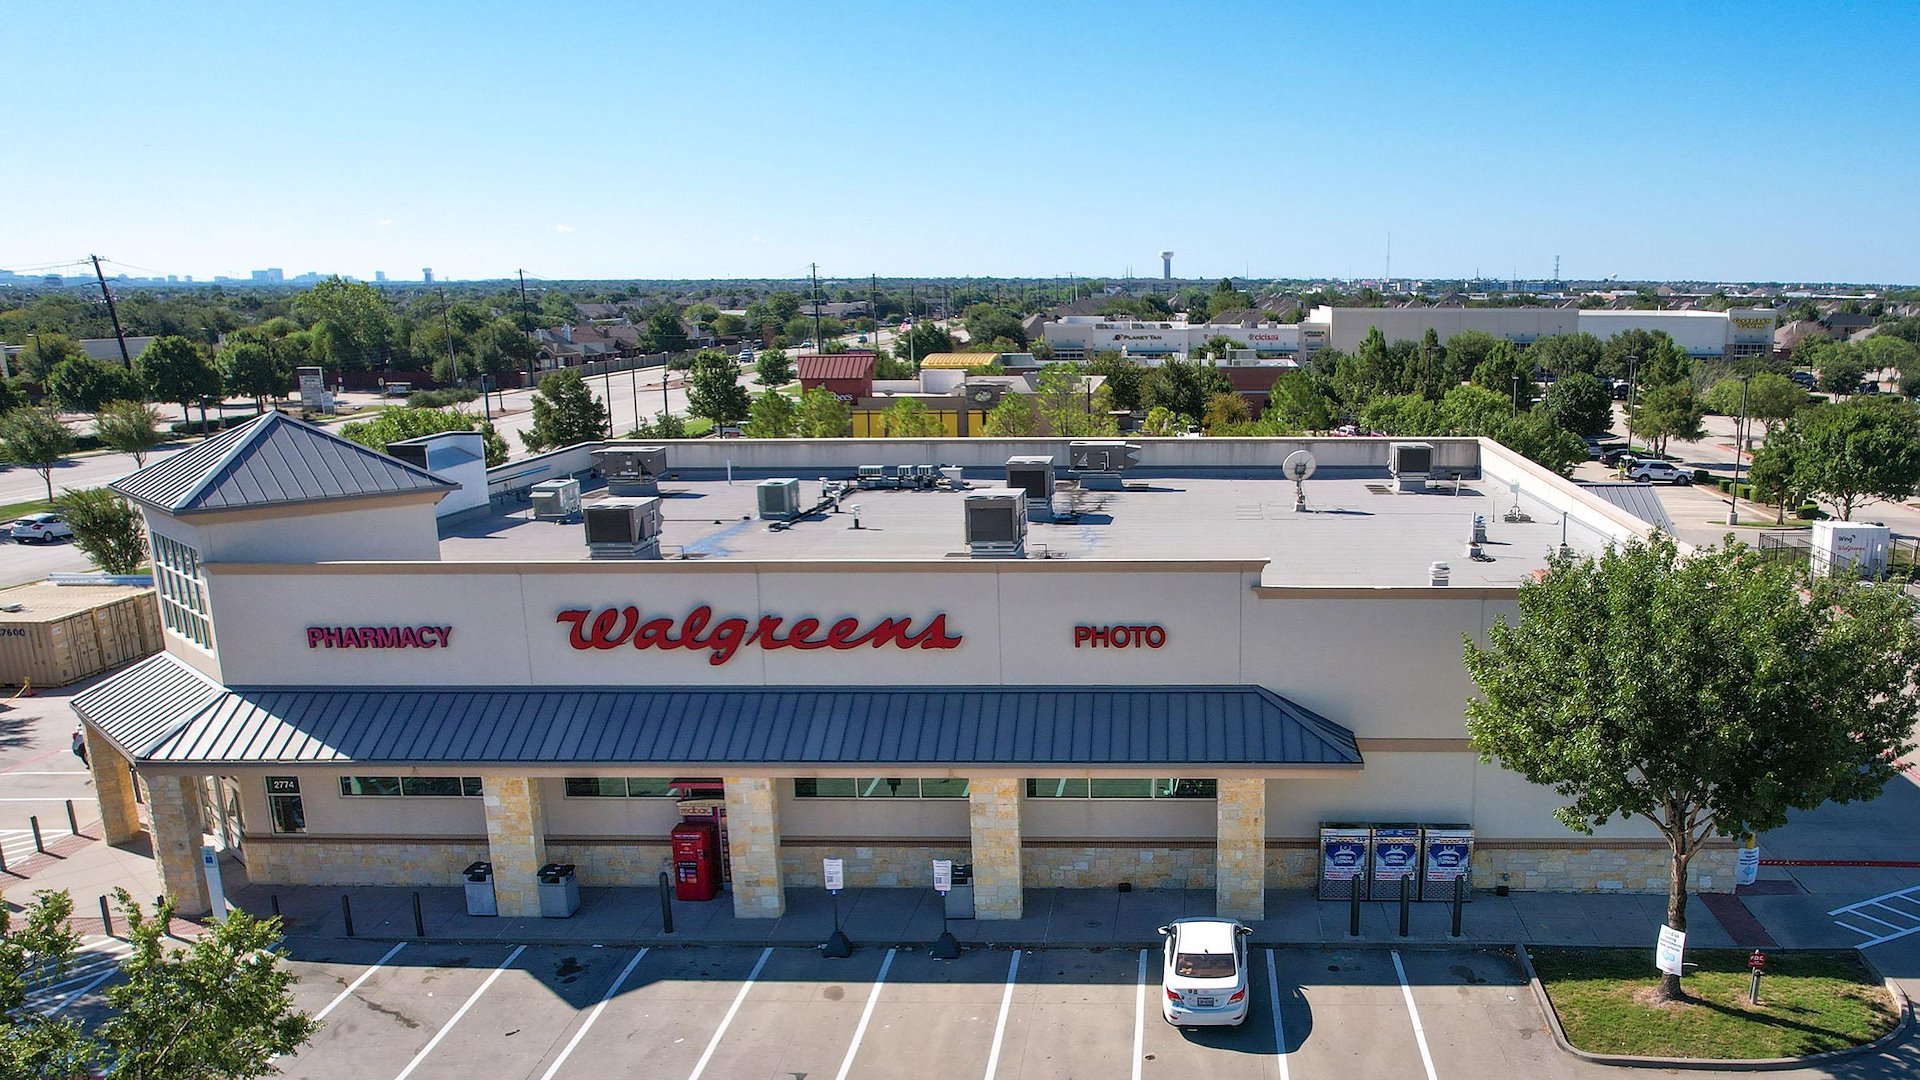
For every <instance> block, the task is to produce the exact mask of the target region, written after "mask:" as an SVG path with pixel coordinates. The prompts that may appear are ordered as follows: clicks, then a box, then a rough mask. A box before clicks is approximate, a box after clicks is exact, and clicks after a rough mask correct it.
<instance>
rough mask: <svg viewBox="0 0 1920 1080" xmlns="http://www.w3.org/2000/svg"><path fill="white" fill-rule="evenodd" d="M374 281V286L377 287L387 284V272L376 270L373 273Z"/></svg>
mask: <svg viewBox="0 0 1920 1080" xmlns="http://www.w3.org/2000/svg"><path fill="white" fill-rule="evenodd" d="M373 281H374V284H376V285H384V284H386V281H387V272H386V271H385V270H375V271H374V272H373Z"/></svg>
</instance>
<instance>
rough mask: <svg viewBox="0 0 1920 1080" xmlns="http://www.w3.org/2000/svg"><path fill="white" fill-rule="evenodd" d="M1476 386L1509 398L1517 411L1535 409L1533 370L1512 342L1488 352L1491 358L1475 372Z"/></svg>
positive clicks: (1481, 363)
mask: <svg viewBox="0 0 1920 1080" xmlns="http://www.w3.org/2000/svg"><path fill="white" fill-rule="evenodd" d="M1473 385H1475V386H1478V387H1483V388H1485V389H1487V390H1491V391H1493V392H1494V393H1496V394H1505V395H1507V400H1508V401H1510V402H1512V403H1513V407H1514V408H1515V409H1516V410H1519V409H1526V408H1529V407H1531V403H1530V402H1529V401H1528V400H1527V399H1528V398H1529V397H1530V396H1532V394H1533V369H1532V368H1531V367H1529V366H1528V364H1527V363H1526V361H1524V360H1522V359H1520V353H1519V352H1518V351H1517V350H1516V349H1514V347H1513V343H1512V342H1510V341H1499V342H1496V343H1495V344H1494V347H1493V348H1491V349H1489V350H1488V351H1487V358H1486V359H1485V360H1482V361H1480V364H1479V366H1478V367H1475V368H1474V369H1473Z"/></svg>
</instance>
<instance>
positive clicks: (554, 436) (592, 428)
mask: <svg viewBox="0 0 1920 1080" xmlns="http://www.w3.org/2000/svg"><path fill="white" fill-rule="evenodd" d="M744 393H745V392H744V391H742V395H743V396H744ZM740 412H741V413H742V414H744V413H745V412H746V409H745V408H742V409H741V410H740ZM607 419H608V413H607V407H606V406H605V405H604V404H602V403H601V401H600V399H599V398H596V397H594V396H593V391H592V390H591V389H589V388H588V386H587V384H586V380H584V379H582V378H581V377H580V373H579V372H578V371H575V370H573V369H572V368H562V369H560V370H559V371H556V372H554V373H552V374H551V375H548V376H547V377H546V378H544V379H541V380H540V389H538V390H536V391H534V393H533V427H532V428H531V429H530V430H527V431H523V432H521V433H520V441H521V442H522V443H524V444H526V447H527V449H529V450H547V449H554V448H558V447H562V446H574V445H576V444H578V443H583V442H593V441H595V440H598V439H604V438H606V436H607Z"/></svg>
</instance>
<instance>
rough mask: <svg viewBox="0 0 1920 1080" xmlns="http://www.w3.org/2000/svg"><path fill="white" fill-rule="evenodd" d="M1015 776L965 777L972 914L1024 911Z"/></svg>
mask: <svg viewBox="0 0 1920 1080" xmlns="http://www.w3.org/2000/svg"><path fill="white" fill-rule="evenodd" d="M1022 786H1023V782H1022V781H1021V780H1020V778H1019V777H1017V776H1016V777H1012V778H1000V777H996V778H993V779H981V778H979V777H975V778H973V779H970V780H969V781H967V811H968V818H969V820H970V821H971V824H972V830H973V913H974V918H977V919H1018V918H1020V917H1021V915H1022V914H1024V913H1025V911H1026V904H1025V892H1024V891H1023V890H1024V882H1023V881H1022V879H1021V875H1020V791H1021V788H1022Z"/></svg>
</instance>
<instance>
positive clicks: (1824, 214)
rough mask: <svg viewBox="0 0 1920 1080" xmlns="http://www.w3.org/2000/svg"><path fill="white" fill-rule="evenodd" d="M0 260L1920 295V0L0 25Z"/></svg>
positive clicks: (794, 9)
mask: <svg viewBox="0 0 1920 1080" xmlns="http://www.w3.org/2000/svg"><path fill="white" fill-rule="evenodd" d="M0 28H4V31H5V34H4V36H5V38H6V39H7V40H8V41H9V42H10V43H11V45H12V47H11V48H9V49H8V50H7V56H6V60H5V61H4V62H0V71H4V74H5V78H6V83H7V86H8V102H9V103H8V105H7V107H6V109H5V112H6V114H7V116H6V120H5V123H6V130H7V134H8V136H9V138H8V139H7V142H8V144H9V151H10V152H9V154H8V157H9V158H10V161H9V162H8V163H7V166H6V176H7V183H6V185H5V188H6V197H5V203H4V205H5V207H6V209H5V211H4V212H0V267H7V268H22V267H27V266H31V265H37V264H40V263H47V262H55V261H60V260H65V259H69V258H73V257H77V256H80V255H83V254H85V253H88V252H97V253H99V254H101V255H104V256H108V257H111V258H113V259H115V260H117V261H118V262H120V263H122V264H125V265H131V266H137V267H147V268H152V269H156V270H161V271H168V272H174V273H190V274H194V275H196V276H199V277H202V278H205V277H210V276H212V275H214V274H230V275H238V276H244V275H245V273H246V272H247V271H248V270H251V269H256V268H262V267H268V266H278V267H283V268H284V269H285V270H286V272H287V273H288V274H289V275H291V274H296V273H300V272H302V271H306V270H318V271H321V272H323V273H325V272H340V273H346V274H352V275H356V276H359V277H363V278H371V277H372V276H373V272H374V271H375V270H385V271H386V272H387V273H388V274H389V275H390V276H392V277H394V278H396V279H399V278H416V279H417V278H418V276H419V271H420V267H422V266H432V267H434V269H435V272H436V273H437V274H438V275H440V276H443V277H457V278H477V277H497V276H503V275H506V274H508V273H511V271H512V270H513V269H514V268H516V267H525V268H526V269H527V271H528V273H530V274H533V275H535V276H538V277H542V278H549V279H554V278H569V277H606V278H617V277H706V276H742V277H744V276H799V275H804V274H805V272H806V267H807V264H808V263H809V262H818V263H819V264H820V267H821V272H822V274H823V275H826V276H831V277H852V276H865V275H866V274H868V273H879V274H882V275H976V276H1001V275H1054V274H1058V275H1065V274H1067V273H1069V272H1072V273H1077V274H1081V275H1099V276H1113V275H1118V274H1121V273H1122V272H1124V271H1125V270H1126V268H1128V267H1129V266H1131V267H1132V269H1133V272H1134V273H1135V274H1136V275H1139V276H1157V275H1158V273H1159V258H1158V254H1157V253H1158V252H1159V251H1160V250H1161V249H1163V248H1171V249H1173V250H1174V251H1176V252H1177V253H1178V254H1177V256H1176V258H1175V262H1174V269H1175V271H1176V273H1177V274H1179V275H1181V276H1189V277H1217V276H1221V275H1226V274H1241V273H1250V274H1252V275H1254V276H1256V277H1272V276H1314V275H1336V276H1356V277H1359V276H1376V275H1379V274H1381V273H1383V272H1384V271H1385V270H1386V269H1387V267H1386V261H1387V238H1388V234H1389V233H1391V234H1392V249H1393V256H1392V258H1393V263H1392V270H1393V273H1394V275H1395V276H1396V277H1418V276H1458V275H1463V274H1471V273H1473V272H1475V271H1476V270H1478V271H1479V272H1481V273H1483V274H1486V275H1488V276H1501V277H1504V276H1508V275H1510V274H1513V273H1516V272H1517V273H1518V274H1519V275H1520V276H1522V277H1544V276H1549V275H1551V274H1552V272H1553V258H1554V256H1555V255H1556V254H1558V255H1560V256H1561V259H1562V263H1561V266H1562V274H1563V275H1564V276H1567V277H1604V276H1608V275H1616V274H1617V275H1619V276H1621V277H1624V278H1704V279H1733V280H1789V281H1801V280H1806V281H1823V280H1842V281H1864V282H1909V283H1911V282H1915V281H1920V197H1916V194H1917V193H1916V179H1917V178H1920V122H1916V117H1920V77H1916V75H1915V72H1916V71H1920V4H1914V3H1908V2H1885V3H1877V4H1860V5H1853V6H1846V7H1842V6H1839V5H1830V6H1829V5H1821V4H1805V3H1802V4H1779V5H1767V4H1713V3H1691V4H1662V5H1653V4H1637V3H1608V4H1593V5H1574V4H1550V3H1545V2H1542V3H1534V4H1516V5H1512V6H1505V5H1495V4H1487V3H1475V4H1429V5H1418V6H1416V5H1412V4H1407V5H1374V4H1364V3H1355V4H1328V5H1325V6H1318V7H1316V6H1306V5H1295V4H1284V3H1279V2H1271V0H1270V2H1266V3H1246V4H1224V3H1221V4H1192V5H1186V4H1167V3H1154V4H1144V3H1127V2H1123V0H1115V2H1110V3H1103V4H1051V3H1035V2H1032V0H1027V2H1024V3H997V2H980V3H969V4H955V5H937V4H932V3H899V2H894V3H883V4H872V5H867V4H849V5H844V6H836V5H832V4H795V3H791V2H787V3H778V4H746V3H675V4H666V3H660V4H637V3H629V4H619V3H607V4H595V3H575V4H554V5H544V4H526V3H515V4H489V3H449V4H429V3H413V2H407V3H391V2H384V0H383V2H379V3H373V2H367V3H356V2H349V0H328V2H325V3H306V4H295V3H244V4H243V3H234V4H217V3H198V2H171V3H158V2H154V3H144V2H143V3H124V2H107V3H94V4H85V5H76V4H73V3H70V2H65V0H62V2H51V0H10V2H9V3H7V4H6V5H5V7H4V8H3V9H0Z"/></svg>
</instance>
